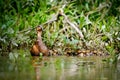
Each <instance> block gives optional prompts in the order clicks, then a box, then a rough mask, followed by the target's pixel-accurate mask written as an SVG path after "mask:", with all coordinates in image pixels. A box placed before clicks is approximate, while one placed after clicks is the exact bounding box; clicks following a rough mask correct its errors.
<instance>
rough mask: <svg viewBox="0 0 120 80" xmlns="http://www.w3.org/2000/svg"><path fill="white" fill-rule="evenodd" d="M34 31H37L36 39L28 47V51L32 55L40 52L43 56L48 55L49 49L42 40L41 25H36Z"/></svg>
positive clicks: (37, 54) (38, 54)
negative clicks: (29, 47)
mask: <svg viewBox="0 0 120 80" xmlns="http://www.w3.org/2000/svg"><path fill="white" fill-rule="evenodd" d="M36 31H37V40H36V41H35V43H34V45H33V46H32V48H31V49H30V53H31V55H32V56H40V54H42V55H43V56H48V55H49V49H48V48H47V46H46V45H45V44H44V43H43V41H42V31H43V29H42V26H41V25H39V26H37V27H36Z"/></svg>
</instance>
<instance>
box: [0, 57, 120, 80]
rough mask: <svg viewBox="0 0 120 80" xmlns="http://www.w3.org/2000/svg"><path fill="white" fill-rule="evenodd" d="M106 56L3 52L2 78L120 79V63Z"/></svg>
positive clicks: (3, 79)
mask: <svg viewBox="0 0 120 80" xmlns="http://www.w3.org/2000/svg"><path fill="white" fill-rule="evenodd" d="M104 58H105V57H104ZM104 58H103V57H96V56H93V57H83V58H82V57H67V56H54V57H43V59H41V58H40V57H30V56H18V57H17V58H16V59H12V58H10V57H2V56H1V57H0V80H120V77H119V75H120V64H117V65H115V64H111V63H107V62H103V61H102V59H104Z"/></svg>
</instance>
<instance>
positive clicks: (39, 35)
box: [37, 32, 42, 41]
mask: <svg viewBox="0 0 120 80" xmlns="http://www.w3.org/2000/svg"><path fill="white" fill-rule="evenodd" d="M41 34H42V33H41V32H38V33H37V39H38V40H40V41H42V37H41Z"/></svg>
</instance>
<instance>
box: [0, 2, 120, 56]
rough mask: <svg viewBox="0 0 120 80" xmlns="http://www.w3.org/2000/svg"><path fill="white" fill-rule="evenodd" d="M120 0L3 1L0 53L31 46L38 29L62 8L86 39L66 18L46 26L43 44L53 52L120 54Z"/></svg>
mask: <svg viewBox="0 0 120 80" xmlns="http://www.w3.org/2000/svg"><path fill="white" fill-rule="evenodd" d="M119 3H120V1H119V0H24V1H23V0H0V6H1V7H0V10H1V11H0V51H1V52H6V51H11V50H13V49H14V48H24V47H28V48H29V47H30V46H31V45H32V43H33V42H34V41H35V40H36V31H35V27H36V26H38V25H40V24H43V23H45V22H47V21H49V20H50V19H51V18H53V16H54V14H57V12H58V10H59V9H60V8H62V9H63V10H64V13H65V14H66V15H67V16H68V18H69V19H70V21H71V22H72V23H74V24H75V25H78V28H79V29H80V30H81V31H82V33H83V35H84V39H81V38H80V37H79V36H78V34H77V32H76V31H75V30H74V29H73V28H72V27H71V26H70V25H68V24H66V23H65V21H64V19H63V17H62V16H61V17H59V19H58V20H57V21H53V22H52V23H48V24H46V25H44V26H43V29H44V32H43V35H42V36H43V41H44V42H45V44H46V45H47V46H48V47H49V48H50V49H53V50H57V51H58V52H59V53H63V52H64V51H65V50H66V49H68V48H69V49H73V50H76V49H90V50H100V51H103V53H106V52H107V53H110V54H112V55H114V54H115V53H119V52H120V15H119V14H120V6H119Z"/></svg>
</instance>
